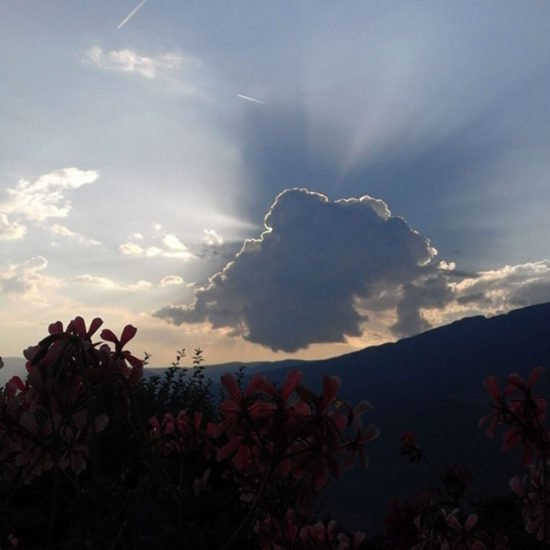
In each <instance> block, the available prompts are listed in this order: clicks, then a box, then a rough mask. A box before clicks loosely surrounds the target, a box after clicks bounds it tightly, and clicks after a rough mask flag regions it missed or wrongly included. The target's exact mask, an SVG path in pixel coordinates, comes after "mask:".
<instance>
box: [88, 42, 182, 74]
mask: <svg viewBox="0 0 550 550" xmlns="http://www.w3.org/2000/svg"><path fill="white" fill-rule="evenodd" d="M84 61H85V62H86V63H90V64H92V65H94V66H95V67H97V68H98V69H102V70H106V71H116V72H122V73H129V74H136V75H138V76H141V77H143V78H147V79H153V78H155V77H157V76H158V75H159V74H161V73H166V72H173V71H177V70H178V69H179V68H180V67H181V66H182V64H183V63H184V62H185V61H186V59H185V58H184V57H183V56H182V55H181V54H180V53H179V52H176V51H171V52H163V53H159V54H157V55H152V56H146V55H140V54H138V53H137V52H136V51H135V50H131V49H122V50H107V51H104V50H103V49H102V48H100V47H98V46H95V47H93V48H90V49H89V50H88V51H87V52H86V53H85V55H84Z"/></svg>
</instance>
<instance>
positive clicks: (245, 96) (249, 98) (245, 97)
mask: <svg viewBox="0 0 550 550" xmlns="http://www.w3.org/2000/svg"><path fill="white" fill-rule="evenodd" d="M237 97H240V98H241V99H245V100H246V101H252V103H259V104H260V105H267V104H266V103H265V102H264V101H260V100H259V99H255V98H253V97H250V96H247V95H243V94H237Z"/></svg>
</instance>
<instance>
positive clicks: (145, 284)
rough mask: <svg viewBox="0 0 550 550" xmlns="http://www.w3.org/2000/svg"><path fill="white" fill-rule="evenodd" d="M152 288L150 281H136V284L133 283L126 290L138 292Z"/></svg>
mask: <svg viewBox="0 0 550 550" xmlns="http://www.w3.org/2000/svg"><path fill="white" fill-rule="evenodd" d="M152 287H153V283H151V282H150V281H144V280H143V279H142V280H140V281H138V282H137V283H135V284H133V285H130V286H129V287H128V289H129V290H136V291H140V290H149V289H150V288H152Z"/></svg>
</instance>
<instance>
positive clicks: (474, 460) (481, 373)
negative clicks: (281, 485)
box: [268, 303, 550, 531]
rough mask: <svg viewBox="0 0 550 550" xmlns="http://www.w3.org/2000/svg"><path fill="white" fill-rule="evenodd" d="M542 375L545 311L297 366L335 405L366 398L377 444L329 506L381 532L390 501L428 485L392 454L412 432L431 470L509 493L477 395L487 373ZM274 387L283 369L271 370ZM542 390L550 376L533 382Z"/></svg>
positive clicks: (464, 323) (548, 310)
mask: <svg viewBox="0 0 550 550" xmlns="http://www.w3.org/2000/svg"><path fill="white" fill-rule="evenodd" d="M538 365H542V366H546V367H550V303H547V304H540V305H535V306H531V307H527V308H523V309H520V310H515V311H512V312H510V313H508V314H505V315H499V316H496V317H492V318H489V319H486V318H484V317H471V318H466V319H462V320H460V321H456V322H454V323H452V324H450V325H447V326H444V327H440V328H436V329H433V330H430V331H428V332H425V333H423V334H420V335H417V336H414V337H411V338H406V339H404V340H401V341H399V342H396V343H391V344H384V345H381V346H377V347H372V348H367V349H364V350H362V351H358V352H354V353H350V354H348V355H344V356H341V357H336V358H333V359H328V360H324V361H317V362H308V363H307V364H305V365H302V366H301V368H302V369H303V370H304V372H305V375H306V382H307V383H309V384H313V385H316V384H318V383H319V380H320V378H321V376H322V375H325V374H328V375H333V374H337V375H338V376H339V377H340V378H341V380H342V397H344V398H345V399H349V400H350V401H352V402H357V401H359V400H361V399H365V398H366V399H368V400H369V401H370V402H371V403H372V404H373V405H374V407H375V409H374V411H372V412H371V413H370V415H369V416H368V417H367V418H366V420H367V421H371V420H372V421H373V422H374V423H375V424H376V425H377V426H378V427H379V428H380V429H381V432H382V433H381V436H380V437H379V439H378V440H376V441H375V442H373V443H372V444H371V445H370V446H369V448H368V452H369V456H370V458H371V465H370V467H369V469H368V470H367V471H365V472H361V473H358V474H352V473H351V472H350V473H348V474H346V475H345V477H344V478H343V479H342V480H341V481H340V482H339V483H337V484H335V485H334V487H333V488H332V489H331V491H330V502H331V504H330V506H329V508H330V509H331V510H332V511H334V512H335V513H337V514H338V516H341V519H342V520H343V521H346V520H347V522H348V523H352V524H353V526H354V527H358V528H359V527H362V526H366V525H368V526H369V528H370V529H372V530H376V531H378V530H380V528H381V524H382V518H383V512H384V510H385V509H386V508H387V504H388V502H389V500H390V498H391V496H392V495H402V496H406V495H411V494H413V493H414V492H415V490H417V489H419V488H421V487H422V486H423V485H426V484H430V483H435V481H436V480H435V479H434V478H433V476H432V475H431V474H430V472H429V471H427V470H426V468H425V467H424V466H422V465H419V466H415V465H412V464H410V463H408V462H407V461H406V459H404V458H403V457H400V456H399V441H400V436H401V434H402V433H403V432H404V431H406V430H412V431H414V432H415V433H416V434H417V437H418V440H419V444H420V445H421V446H422V448H423V450H424V451H425V453H426V454H427V455H428V456H429V457H430V458H431V459H432V462H434V463H435V464H436V465H441V466H445V465H449V464H451V463H463V464H465V465H467V466H468V468H469V469H470V471H471V472H472V474H473V476H474V481H475V482H476V483H477V485H478V486H479V488H480V489H482V490H483V489H493V490H494V489H495V488H497V489H500V490H502V491H503V492H507V491H508V480H509V478H510V477H511V475H512V474H513V473H515V472H521V468H520V467H519V468H518V467H517V466H516V463H517V462H516V460H515V457H514V456H508V455H502V454H501V453H500V442H499V441H491V440H489V439H487V438H486V436H485V435H484V433H483V432H482V430H479V429H478V427H477V422H478V420H479V418H480V417H481V416H483V415H484V414H486V413H487V412H488V411H489V404H490V399H489V397H488V395H487V393H486V392H485V389H484V388H483V385H482V383H483V379H484V378H485V377H486V376H488V375H489V374H492V373H494V374H497V375H498V376H499V377H503V376H504V375H505V374H507V373H508V372H510V371H518V372H519V373H521V374H522V375H525V376H527V375H528V373H529V372H530V370H531V368H532V367H534V366H538ZM268 375H269V376H270V377H273V378H276V379H277V380H281V379H282V378H283V377H284V372H283V371H277V370H274V371H271V372H269V373H268ZM539 389H540V390H546V391H545V392H544V393H548V389H550V369H549V372H548V373H547V375H546V376H545V377H544V378H543V380H542V381H541V383H540V388H539Z"/></svg>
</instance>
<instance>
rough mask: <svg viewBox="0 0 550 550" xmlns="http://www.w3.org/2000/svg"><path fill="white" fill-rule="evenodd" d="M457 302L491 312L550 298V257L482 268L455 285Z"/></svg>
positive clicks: (470, 307)
mask: <svg viewBox="0 0 550 550" xmlns="http://www.w3.org/2000/svg"><path fill="white" fill-rule="evenodd" d="M452 289H453V292H454V294H455V297H456V303H457V304H458V305H459V306H463V307H464V308H468V309H472V308H474V309H476V310H478V311H480V312H484V313H487V314H495V313H502V312H504V311H508V310H510V309H513V308H518V307H525V306H529V305H532V304H538V303H542V302H548V301H550V260H540V261H538V262H527V263H524V264H518V265H514V266H511V265H506V266H504V267H501V268H499V269H494V270H488V271H481V272H480V273H479V274H477V276H475V277H467V278H464V279H463V280H461V281H458V282H456V283H454V284H453V285H452Z"/></svg>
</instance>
